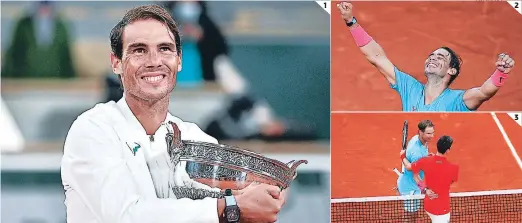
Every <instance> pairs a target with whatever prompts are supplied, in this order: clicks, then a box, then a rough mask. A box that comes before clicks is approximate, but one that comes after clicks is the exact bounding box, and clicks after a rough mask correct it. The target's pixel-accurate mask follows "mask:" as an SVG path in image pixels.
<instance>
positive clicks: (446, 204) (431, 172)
mask: <svg viewBox="0 0 522 223" xmlns="http://www.w3.org/2000/svg"><path fill="white" fill-rule="evenodd" d="M411 169H412V171H413V172H414V173H419V171H421V170H422V171H424V182H425V183H426V187H427V188H429V189H431V190H432V191H433V192H435V193H436V194H437V195H438V198H435V199H433V200H432V199H430V198H429V197H428V196H427V195H426V197H425V198H424V209H425V210H426V211H427V212H429V213H431V214H434V215H444V214H447V213H449V212H450V185H451V183H452V182H457V179H458V175H459V167H458V166H457V165H455V164H451V163H450V162H449V161H448V160H446V158H445V157H442V156H437V155H431V156H426V157H423V158H421V159H419V160H418V161H417V162H414V163H412V164H411Z"/></svg>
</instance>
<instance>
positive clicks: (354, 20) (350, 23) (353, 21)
mask: <svg viewBox="0 0 522 223" xmlns="http://www.w3.org/2000/svg"><path fill="white" fill-rule="evenodd" d="M355 23H357V19H355V16H354V17H353V18H352V21H350V22H347V23H346V25H347V26H348V27H350V26H353V24H355Z"/></svg>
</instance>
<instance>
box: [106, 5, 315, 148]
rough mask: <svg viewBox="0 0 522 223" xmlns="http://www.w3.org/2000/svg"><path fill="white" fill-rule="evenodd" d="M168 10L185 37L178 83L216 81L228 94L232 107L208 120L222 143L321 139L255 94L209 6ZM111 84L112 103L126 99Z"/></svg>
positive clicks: (115, 83) (117, 86)
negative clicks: (235, 60)
mask: <svg viewBox="0 0 522 223" xmlns="http://www.w3.org/2000/svg"><path fill="white" fill-rule="evenodd" d="M163 5H164V7H165V8H167V9H168V10H169V11H170V13H171V15H172V17H173V18H174V19H175V20H176V21H177V22H178V23H179V25H180V32H181V34H182V36H183V37H184V38H183V51H182V52H183V61H182V64H183V70H182V71H181V72H180V73H179V77H178V78H179V81H180V82H189V83H190V82H192V83H194V82H197V81H199V80H201V79H203V80H205V81H207V82H217V83H218V84H219V85H220V86H221V87H222V88H223V89H224V91H225V92H226V94H227V95H228V102H227V103H226V104H224V105H223V108H222V109H221V111H219V112H216V113H215V114H216V115H214V116H213V117H209V121H208V123H207V125H206V127H205V128H204V131H205V132H207V133H209V134H210V135H212V136H214V137H215V138H216V139H218V140H234V139H262V140H313V139H317V135H316V132H315V131H314V129H312V128H310V127H308V126H305V125H303V124H301V123H296V122H291V121H288V120H283V119H282V118H279V117H277V116H276V113H275V112H274V111H273V109H272V108H271V107H270V105H269V104H268V102H267V101H266V100H264V99H262V98H261V97H259V96H257V95H255V94H254V93H252V91H251V89H250V87H249V84H248V82H247V80H246V79H245V78H244V77H243V75H242V74H241V73H240V72H239V71H238V70H237V68H236V67H235V65H234V64H233V62H232V60H231V59H230V49H229V45H228V43H227V41H226V37H225V36H224V35H223V33H222V32H221V30H220V28H219V27H218V25H217V24H216V23H215V22H214V21H213V20H212V18H210V16H209V13H208V7H207V4H206V2H204V1H166V2H164V3H163ZM196 46H197V47H196ZM201 77H202V78H201ZM106 85H107V86H108V91H107V97H108V98H107V99H106V100H107V101H110V100H114V101H117V100H118V99H119V98H121V94H122V91H121V87H120V82H119V80H118V79H117V78H116V77H115V76H114V75H109V78H108V79H107V82H106Z"/></svg>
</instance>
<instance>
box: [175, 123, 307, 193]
mask: <svg viewBox="0 0 522 223" xmlns="http://www.w3.org/2000/svg"><path fill="white" fill-rule="evenodd" d="M171 124H172V126H173V129H174V132H170V133H169V134H167V137H166V140H167V146H168V152H169V156H170V159H171V162H172V164H173V165H176V164H178V163H179V162H181V161H185V162H186V171H187V173H188V175H189V177H190V178H191V179H192V180H194V181H196V182H199V183H202V184H205V185H207V186H209V187H212V188H219V189H221V190H224V189H232V190H241V189H243V188H245V187H247V186H248V185H250V184H251V183H253V182H257V183H265V184H270V185H274V186H278V187H279V188H280V189H281V190H283V189H286V188H287V187H288V186H290V183H291V182H292V181H293V180H294V177H295V175H296V169H297V167H298V166H299V165H301V164H303V163H305V164H306V163H308V161H306V160H292V161H290V162H288V163H283V162H281V161H278V160H274V159H270V158H268V157H265V156H263V155H261V154H258V153H255V152H252V151H249V150H246V149H241V148H238V147H235V146H229V145H223V144H214V143H206V142H197V141H188V140H183V141H182V140H181V135H180V131H179V129H178V128H177V126H176V124H174V123H171ZM172 190H173V192H174V195H175V196H176V197H177V198H190V199H193V200H198V199H203V198H206V197H212V198H223V196H224V193H223V192H217V191H212V190H206V189H200V188H191V187H180V186H175V187H173V188H172Z"/></svg>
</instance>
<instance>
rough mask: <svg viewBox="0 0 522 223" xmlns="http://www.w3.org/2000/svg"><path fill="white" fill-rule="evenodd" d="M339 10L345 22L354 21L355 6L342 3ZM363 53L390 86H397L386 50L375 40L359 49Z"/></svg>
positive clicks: (351, 28) (356, 26) (338, 6)
mask: <svg viewBox="0 0 522 223" xmlns="http://www.w3.org/2000/svg"><path fill="white" fill-rule="evenodd" d="M337 8H338V9H339V12H340V13H341V17H342V18H343V19H344V21H345V22H350V21H352V19H353V14H352V9H353V5H352V4H351V3H348V2H341V3H339V4H337ZM359 26H360V25H359V24H358V23H355V24H354V25H353V26H351V27H350V30H353V29H356V28H358V27H359ZM359 49H360V50H361V52H362V53H363V54H364V56H366V59H367V60H368V61H369V62H370V63H371V64H373V66H375V67H376V68H377V69H378V70H379V72H381V74H383V75H384V77H385V78H386V80H388V82H390V84H395V72H394V65H393V63H392V62H391V61H390V60H389V59H388V57H386V54H385V53H384V49H383V48H382V47H381V46H380V45H379V44H378V43H377V42H375V40H371V41H370V42H369V43H368V44H366V45H364V46H362V47H359Z"/></svg>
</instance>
